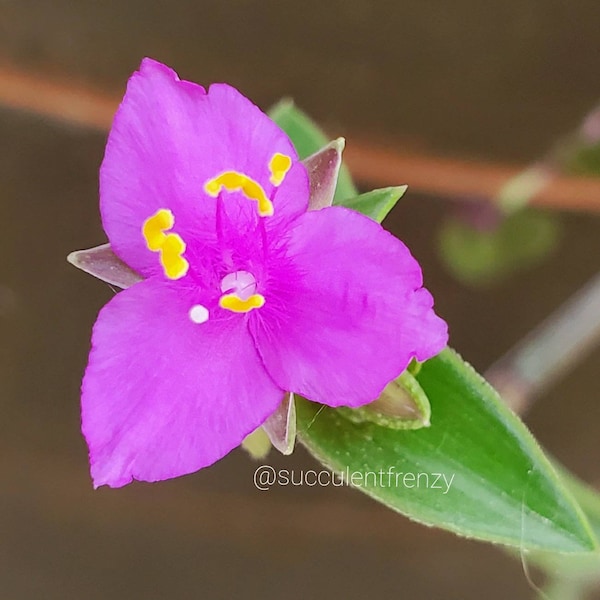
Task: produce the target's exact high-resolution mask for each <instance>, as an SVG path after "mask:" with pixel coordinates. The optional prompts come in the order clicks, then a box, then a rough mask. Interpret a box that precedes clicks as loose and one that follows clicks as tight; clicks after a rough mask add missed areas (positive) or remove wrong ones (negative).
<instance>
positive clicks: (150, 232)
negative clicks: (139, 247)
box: [142, 208, 190, 279]
mask: <svg viewBox="0 0 600 600" xmlns="http://www.w3.org/2000/svg"><path fill="white" fill-rule="evenodd" d="M174 224H175V217H174V216H173V213H172V212H171V211H170V210H168V209H166V208H161V209H160V210H158V211H157V212H156V213H155V214H154V215H152V216H151V217H149V218H148V219H146V220H145V221H144V224H143V226H142V234H143V235H144V238H145V240H146V245H147V246H148V249H149V250H152V251H153V252H158V253H159V254H160V263H161V265H162V267H163V270H164V272H165V275H166V276H167V277H168V278H169V279H179V278H180V277H183V276H184V275H185V274H186V273H187V271H188V268H189V266H190V265H189V263H188V261H187V260H186V259H185V258H183V256H182V255H183V253H184V252H185V242H184V241H183V239H182V238H181V236H180V235H178V234H177V233H168V234H165V231H169V230H170V229H171V228H172V227H173V225H174Z"/></svg>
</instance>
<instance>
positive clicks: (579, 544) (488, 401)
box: [296, 349, 596, 552]
mask: <svg viewBox="0 0 600 600" xmlns="http://www.w3.org/2000/svg"><path fill="white" fill-rule="evenodd" d="M416 379H417V380H418V382H419V384H420V386H421V388H422V389H423V390H424V392H425V393H426V394H427V396H428V398H429V402H430V403H431V409H432V411H431V414H432V418H431V427H429V428H423V429H419V430H416V431H399V430H393V429H388V428H386V427H382V426H380V425H377V424H375V423H368V422H363V423H353V422H351V421H349V420H348V419H347V418H345V417H344V415H343V411H339V410H336V409H331V408H328V407H321V406H320V405H318V404H315V403H311V402H308V401H306V400H302V399H298V401H297V406H296V408H297V414H298V435H299V438H300V440H301V441H302V443H303V444H304V445H305V446H306V447H307V448H308V450H309V451H310V452H311V453H312V454H313V455H314V456H315V457H316V458H317V459H318V460H320V461H321V462H322V463H323V464H324V465H325V466H327V467H328V468H329V469H331V470H333V471H335V472H338V473H345V474H346V480H347V479H348V477H352V475H351V474H352V473H358V474H362V477H363V480H362V483H361V482H360V481H359V483H358V485H359V487H360V490H361V491H363V492H365V493H366V494H368V495H370V496H372V497H373V498H375V499H376V500H378V501H379V502H382V503H383V504H385V505H386V506H388V507H390V508H392V509H394V510H397V511H399V512H401V513H403V514H405V515H407V516H408V517H410V518H412V519H414V520H416V521H419V522H421V523H425V524H428V525H435V526H438V527H442V528H444V529H448V530H450V531H453V532H455V533H457V534H460V535H464V536H467V537H473V538H478V539H481V540H487V541H491V542H498V543H502V544H506V545H512V546H516V547H519V548H523V549H536V548H537V549H545V550H552V551H559V552H583V551H588V550H591V549H593V548H594V547H595V544H596V542H595V540H594V537H593V534H592V532H591V530H590V527H589V524H588V523H587V521H586V519H585V517H584V515H583V513H582V511H581V509H580V508H579V506H578V505H577V504H576V503H575V501H574V500H573V498H572V496H571V495H570V493H569V492H568V491H567V489H566V488H565V486H564V485H563V484H562V482H561V480H560V479H559V477H558V475H557V474H556V472H555V471H554V469H553V468H552V466H551V464H550V462H549V461H548V459H547V458H546V457H545V456H544V454H543V453H542V451H541V450H540V448H539V446H538V445H537V443H536V442H535V440H534V438H533V437H532V435H531V434H530V433H529V432H528V430H527V429H526V428H525V426H524V425H523V424H522V423H521V421H520V420H519V419H518V418H517V417H516V416H515V415H514V414H513V413H512V412H510V411H509V409H508V408H506V406H505V405H504V404H503V403H502V401H501V400H500V398H499V397H498V395H497V394H496V392H495V391H494V390H493V389H492V388H491V387H490V386H489V385H488V384H487V383H486V382H485V381H484V380H483V379H482V378H481V377H480V376H479V375H478V374H477V373H476V372H475V371H474V370H473V369H472V368H471V367H470V365H468V364H467V363H465V362H464V361H463V360H462V359H461V358H460V357H459V356H458V355H457V354H456V353H455V352H453V351H452V350H450V349H446V350H444V351H443V352H442V353H440V354H439V355H438V356H436V357H435V358H432V359H430V360H429V361H427V362H425V363H424V364H423V366H422V368H421V370H420V372H419V373H418V375H417V377H416ZM390 471H392V473H393V474H396V473H401V474H412V477H416V480H415V479H413V478H412V477H407V478H406V479H405V478H404V476H400V479H399V480H398V477H396V478H394V479H392V481H389V479H388V480H385V477H387V475H386V474H387V473H388V472H390ZM380 472H381V473H383V478H382V479H384V481H381V480H379V481H374V478H369V477H368V474H369V473H373V474H377V473H380ZM419 474H427V475H428V478H427V480H426V478H425V476H422V477H421V478H420V479H419ZM436 474H440V478H439V479H438V480H437V481H434V479H435V477H436ZM442 476H445V479H443V478H442ZM354 483H355V485H356V484H357V482H356V481H354ZM388 483H389V484H390V485H386V484H388ZM417 483H418V485H417ZM434 484H437V486H438V488H436V487H434Z"/></svg>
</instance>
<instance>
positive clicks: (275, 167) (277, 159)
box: [269, 152, 292, 186]
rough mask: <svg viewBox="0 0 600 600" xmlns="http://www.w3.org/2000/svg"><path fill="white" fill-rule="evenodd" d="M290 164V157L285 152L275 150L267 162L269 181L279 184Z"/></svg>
mask: <svg viewBox="0 0 600 600" xmlns="http://www.w3.org/2000/svg"><path fill="white" fill-rule="evenodd" d="M291 166H292V159H291V158H290V157H289V156H286V155H285V154H281V153H280V152H276V153H275V154H274V155H273V158H272V159H271V162H270V163H269V171H271V183H272V184H273V185H275V186H279V185H281V183H282V182H283V180H284V179H285V176H286V175H287V172H288V171H289V170H290V167H291Z"/></svg>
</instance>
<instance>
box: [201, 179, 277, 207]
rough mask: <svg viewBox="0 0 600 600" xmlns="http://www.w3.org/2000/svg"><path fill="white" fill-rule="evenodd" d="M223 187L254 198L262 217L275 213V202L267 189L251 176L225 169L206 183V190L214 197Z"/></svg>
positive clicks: (249, 198) (250, 198)
mask: <svg viewBox="0 0 600 600" xmlns="http://www.w3.org/2000/svg"><path fill="white" fill-rule="evenodd" d="M222 188H225V189H226V190H227V191H228V192H242V193H243V194H244V196H246V198H248V200H254V201H255V202H256V203H257V204H258V214H259V215H260V216H261V217H270V216H271V215H272V214H273V204H272V202H271V201H270V200H269V199H268V198H267V195H266V194H265V190H263V188H262V186H261V185H260V183H258V182H257V181H254V179H252V178H251V177H248V176H247V175H244V174H243V173H238V172H237V171H225V172H224V173H221V174H220V175H218V176H217V177H215V178H214V179H210V180H209V181H207V182H206V183H205V184H204V191H205V192H206V193H207V194H208V195H209V196H213V197H214V198H216V197H217V196H218V195H219V192H220V191H221V189H222Z"/></svg>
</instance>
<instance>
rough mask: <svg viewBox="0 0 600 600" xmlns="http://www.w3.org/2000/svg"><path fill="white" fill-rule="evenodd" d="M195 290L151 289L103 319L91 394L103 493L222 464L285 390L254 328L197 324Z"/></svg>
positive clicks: (89, 436) (148, 285) (86, 401)
mask: <svg viewBox="0 0 600 600" xmlns="http://www.w3.org/2000/svg"><path fill="white" fill-rule="evenodd" d="M195 302H196V299H194V297H193V293H190V292H189V291H188V290H185V291H184V292H182V290H181V289H174V288H173V287H171V286H168V284H165V283H162V282H160V281H157V280H153V279H151V280H146V281H143V282H140V283H138V284H136V285H135V286H133V287H131V288H129V289H127V290H125V291H123V292H121V293H119V294H118V295H117V296H115V298H113V299H112V300H111V301H110V302H109V303H108V304H107V305H106V306H105V307H104V308H103V309H102V311H101V312H100V315H99V317H98V320H97V322H96V325H95V327H94V333H93V338H92V351H91V354H90V359H89V364H88V367H87V370H86V373H85V377H84V381H83V386H82V429H83V433H84V435H85V438H86V440H87V442H88V445H89V450H90V463H91V472H92V478H93V480H94V485H95V486H96V487H97V486H100V485H104V484H107V485H110V486H112V487H119V486H123V485H125V484H127V483H129V482H130V481H131V480H132V479H137V480H142V481H157V480H161V479H167V478H170V477H176V476H178V475H184V474H186V473H191V472H193V471H196V470H198V469H200V468H202V467H205V466H207V465H210V464H212V463H214V462H215V461H216V460H218V459H220V458H221V457H223V456H224V455H226V454H227V453H228V452H229V451H230V450H232V449H233V448H235V447H236V446H238V445H239V444H240V443H241V442H242V440H243V439H244V438H245V437H246V435H248V434H249V433H250V432H251V431H254V430H255V429H256V428H257V427H259V426H260V425H262V423H263V422H264V421H265V419H266V418H267V417H268V416H269V415H270V414H271V413H273V411H275V409H276V408H277V406H278V405H279V403H280V401H281V394H282V390H281V389H280V388H278V387H277V386H276V385H275V384H274V383H273V381H272V380H271V378H270V377H269V375H268V374H267V373H266V372H265V369H264V367H263V366H262V363H261V360H260V358H259V356H258V354H257V352H256V349H255V347H254V343H253V340H252V338H251V336H250V335H249V333H248V331H247V326H246V324H245V320H244V318H240V317H239V316H238V315H232V317H231V318H227V317H225V318H224V317H223V315H222V314H221V315H219V314H218V313H217V316H216V317H215V318H214V319H212V318H209V320H208V321H206V322H205V323H202V324H197V323H194V322H192V321H191V320H190V318H189V316H188V315H189V310H190V308H191V306H193V305H194V304H195Z"/></svg>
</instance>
